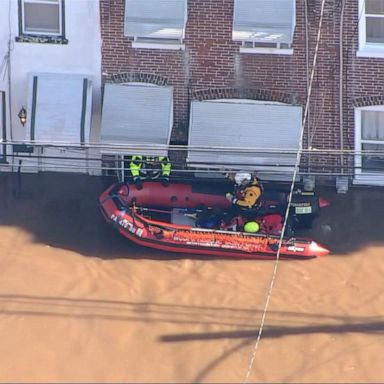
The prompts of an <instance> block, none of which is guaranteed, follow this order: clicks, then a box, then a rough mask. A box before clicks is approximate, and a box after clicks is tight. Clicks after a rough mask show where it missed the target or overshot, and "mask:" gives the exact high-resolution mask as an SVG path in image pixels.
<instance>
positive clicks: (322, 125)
mask: <svg viewBox="0 0 384 384" xmlns="http://www.w3.org/2000/svg"><path fill="white" fill-rule="evenodd" d="M344 1H346V5H345V15H344V19H345V20H344V34H343V36H344V37H343V58H344V70H343V75H344V76H343V80H344V86H343V92H344V109H343V116H344V122H343V128H344V136H343V138H344V145H345V148H346V149H353V145H354V115H353V107H354V105H365V104H369V103H371V104H372V103H376V102H377V101H378V102H380V104H381V103H382V99H380V97H379V96H380V95H381V94H383V87H384V70H383V69H382V68H383V60H382V59H371V58H357V57H356V50H357V46H358V25H357V23H358V0H344ZM325 4H326V6H325V12H324V16H323V28H322V30H321V32H322V33H321V40H320V46H319V51H318V56H317V66H316V72H315V76H314V82H313V88H312V97H311V100H310V109H309V116H308V119H307V125H306V130H305V135H304V143H305V146H306V145H307V143H308V140H310V141H311V145H312V146H313V147H316V148H318V149H332V148H337V149H339V148H340V124H339V116H340V115H339V89H340V87H339V78H340V60H339V33H340V16H341V0H327V1H326V2H325ZM100 6H101V26H102V40H103V45H102V68H103V79H104V81H111V76H112V75H116V74H133V73H136V74H137V73H138V74H140V73H141V74H146V75H147V76H152V77H155V78H159V79H166V81H167V83H168V84H169V85H172V86H173V87H174V100H175V105H174V113H175V124H174V130H173V135H172V138H173V141H174V142H182V143H185V142H186V139H187V128H188V113H189V103H190V99H191V97H198V98H200V99H201V98H212V97H213V96H212V95H215V94H219V95H222V94H223V95H226V96H227V97H231V96H234V97H240V96H241V95H242V92H246V90H248V91H249V89H251V93H252V95H256V96H255V98H257V97H260V98H264V99H265V98H267V99H268V98H269V99H270V100H279V101H284V102H294V103H299V104H301V105H303V106H304V104H305V101H306V93H307V56H306V23H305V1H304V0H297V1H296V15H297V17H296V29H295V35H294V42H293V48H294V54H293V55H291V56H289V55H288V56H287V55H263V54H244V53H239V43H237V42H233V41H232V39H231V36H232V18H233V0H188V23H187V28H186V39H185V51H167V50H154V49H133V48H132V47H131V43H130V41H129V39H128V38H127V37H124V34H123V29H124V0H100ZM320 7H321V1H320V0H319V1H317V0H316V1H315V0H308V8H307V16H308V19H307V20H308V24H307V26H308V51H309V57H308V61H309V67H310V68H311V67H312V61H313V56H314V51H315V46H316V39H317V32H318V25H319V17H320ZM115 79H116V76H115ZM220 92H222V93H220ZM248 94H249V92H248ZM257 95H259V96H257ZM260 95H262V96H260ZM312 158H314V157H312ZM337 163H338V161H337V159H336V158H334V157H331V156H320V159H318V160H317V161H316V164H317V167H316V168H317V170H323V171H329V170H330V166H332V165H334V164H337Z"/></svg>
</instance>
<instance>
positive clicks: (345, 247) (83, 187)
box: [0, 173, 384, 260]
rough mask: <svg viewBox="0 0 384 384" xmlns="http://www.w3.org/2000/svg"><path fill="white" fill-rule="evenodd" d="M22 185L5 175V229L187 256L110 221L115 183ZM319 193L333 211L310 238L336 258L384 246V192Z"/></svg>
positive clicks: (104, 247) (41, 177)
mask: <svg viewBox="0 0 384 384" xmlns="http://www.w3.org/2000/svg"><path fill="white" fill-rule="evenodd" d="M21 181H22V184H21V193H20V196H19V197H18V198H17V197H15V194H14V186H15V176H14V175H12V174H8V173H7V174H1V175H0V212H1V214H0V225H10V226H15V227H19V228H21V229H23V230H26V231H28V232H30V233H31V234H32V235H33V236H34V238H35V241H36V242H41V243H44V244H49V245H51V246H53V247H58V248H62V249H67V250H71V251H75V252H78V253H80V254H83V255H86V256H96V257H101V258H106V259H108V258H110V259H112V258H120V257H130V258H150V259H161V260H166V259H170V258H172V259H177V258H180V257H183V255H179V256H178V255H177V254H172V255H169V253H166V252H161V251H157V250H151V249H147V248H143V247H139V246H137V245H135V244H133V243H131V242H130V241H129V240H127V239H125V238H124V237H123V236H121V235H120V234H119V233H118V232H117V231H116V230H115V229H114V228H112V227H111V226H109V225H108V224H107V223H106V222H105V221H104V218H103V217H102V215H101V213H100V211H99V209H98V206H97V198H98V196H99V195H100V194H101V192H102V191H104V190H105V189H106V188H107V187H108V186H109V184H110V183H112V182H113V180H112V179H111V178H102V177H95V176H93V177H92V176H85V175H71V174H62V173H39V174H25V175H23V176H22V180H21ZM318 194H319V195H320V196H323V197H325V198H328V199H329V200H330V201H331V206H330V207H327V208H324V209H323V210H322V212H321V215H320V217H319V218H318V219H317V220H316V222H315V224H314V227H313V229H312V230H311V231H309V232H308V233H307V234H306V235H308V236H309V237H312V238H313V239H314V240H316V241H318V242H320V243H322V244H324V245H325V246H327V247H328V248H329V249H331V252H332V254H343V255H345V254H348V253H349V252H353V251H356V250H359V249H361V248H363V247H366V246H369V245H375V244H381V245H382V244H384V237H383V233H384V220H383V216H384V204H383V201H384V189H381V188H362V187H359V188H352V189H350V190H349V192H348V193H347V194H346V195H341V194H336V193H335V191H334V189H333V188H332V189H331V188H329V189H321V190H320V189H319V190H318ZM170 256H171V257H170ZM186 257H190V256H186ZM207 258H208V257H200V256H199V259H207ZM210 259H211V258H210Z"/></svg>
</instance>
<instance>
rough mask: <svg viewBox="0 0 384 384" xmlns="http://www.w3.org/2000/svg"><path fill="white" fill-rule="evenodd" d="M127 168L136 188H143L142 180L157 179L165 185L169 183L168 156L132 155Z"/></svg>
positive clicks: (169, 165) (169, 164)
mask: <svg viewBox="0 0 384 384" xmlns="http://www.w3.org/2000/svg"><path fill="white" fill-rule="evenodd" d="M129 170H130V172H131V176H132V181H133V183H134V184H135V185H136V187H137V189H142V188H143V181H144V180H159V181H160V182H161V184H162V185H164V186H165V187H166V186H168V184H169V175H170V173H171V163H170V161H169V158H168V156H143V155H133V156H132V158H131V161H130V163H129Z"/></svg>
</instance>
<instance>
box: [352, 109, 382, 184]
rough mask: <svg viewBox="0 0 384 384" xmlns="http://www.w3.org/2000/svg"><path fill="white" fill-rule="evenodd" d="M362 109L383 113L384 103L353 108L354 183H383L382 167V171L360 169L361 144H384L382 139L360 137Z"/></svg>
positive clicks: (361, 157) (361, 161)
mask: <svg viewBox="0 0 384 384" xmlns="http://www.w3.org/2000/svg"><path fill="white" fill-rule="evenodd" d="M363 111H377V112H383V113H384V105H373V106H367V107H357V108H355V156H354V157H355V158H354V163H355V172H354V180H353V183H354V184H365V185H384V169H383V172H382V173H381V172H372V171H371V172H369V171H364V170H363V169H362V163H363V155H362V149H363V144H379V145H383V146H384V140H365V139H362V112H363Z"/></svg>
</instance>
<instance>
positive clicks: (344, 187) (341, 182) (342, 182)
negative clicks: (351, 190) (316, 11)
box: [336, 0, 348, 193]
mask: <svg viewBox="0 0 384 384" xmlns="http://www.w3.org/2000/svg"><path fill="white" fill-rule="evenodd" d="M345 3H346V1H345V0H341V12H340V35H339V59H340V77H339V135H340V151H341V152H340V173H341V176H339V177H336V189H337V192H339V193H346V192H347V191H348V176H344V154H343V151H344V113H343V105H344V103H343V96H344V92H343V76H344V72H343V69H344V60H343V48H344V46H343V34H344V11H345Z"/></svg>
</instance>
